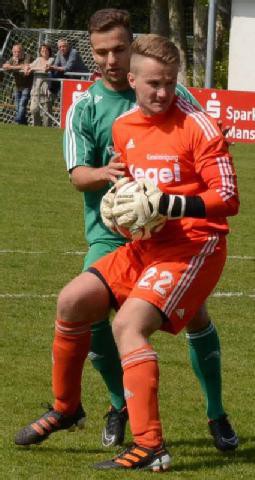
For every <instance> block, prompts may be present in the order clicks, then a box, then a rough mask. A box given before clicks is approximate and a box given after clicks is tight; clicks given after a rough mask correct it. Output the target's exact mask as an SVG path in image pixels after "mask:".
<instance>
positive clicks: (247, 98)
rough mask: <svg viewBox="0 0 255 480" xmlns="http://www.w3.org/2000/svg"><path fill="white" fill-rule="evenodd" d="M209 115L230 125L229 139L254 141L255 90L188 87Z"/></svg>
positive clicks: (225, 124)
mask: <svg viewBox="0 0 255 480" xmlns="http://www.w3.org/2000/svg"><path fill="white" fill-rule="evenodd" d="M189 90H190V91H191V93H192V95H194V97H195V98H196V99H197V100H198V101H199V103H200V104H201V105H202V107H203V108H204V109H205V110H206V111H207V113H208V114H209V115H211V117H213V118H215V119H216V120H218V119H221V120H222V123H223V125H224V126H227V125H228V126H230V130H229V133H228V138H229V140H231V141H233V142H244V143H255V92H240V91H235V90H216V89H210V88H201V89H200V88H193V87H192V88H189Z"/></svg>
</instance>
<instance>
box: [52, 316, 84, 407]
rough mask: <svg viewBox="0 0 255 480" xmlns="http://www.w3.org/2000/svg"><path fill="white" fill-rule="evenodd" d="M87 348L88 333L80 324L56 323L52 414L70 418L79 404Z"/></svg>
mask: <svg viewBox="0 0 255 480" xmlns="http://www.w3.org/2000/svg"><path fill="white" fill-rule="evenodd" d="M89 347H90V331H89V330H88V327H87V326H86V325H84V323H83V322H62V321H61V320H56V325H55V338H54V342H53V367H52V390H53V395H54V398H55V402H54V405H53V407H54V409H55V410H58V411H59V412H62V413H65V414H73V413H74V412H75V410H76V409H77V407H78V405H79V404H80V401H81V379H82V370H83V365H84V362H85V359H86V357H87V355H88V351H89Z"/></svg>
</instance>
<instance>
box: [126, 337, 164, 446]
mask: <svg viewBox="0 0 255 480" xmlns="http://www.w3.org/2000/svg"><path fill="white" fill-rule="evenodd" d="M121 364H122V368H123V372H124V375H123V384H124V391H125V397H126V401H127V408H128V413H129V421H130V428H131V432H132V434H133V438H134V442H135V443H136V444H137V445H140V446H143V447H148V448H156V447H159V446H160V445H161V444H162V428H161V422H160V419H159V409H158V385H159V370H158V362H157V354H156V352H155V351H154V350H153V349H152V347H151V345H148V344H145V345H144V346H143V347H142V348H139V349H137V350H134V351H133V352H130V353H129V354H128V355H125V356H124V357H122V359H121Z"/></svg>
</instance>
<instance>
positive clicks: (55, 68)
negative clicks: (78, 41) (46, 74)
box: [48, 38, 88, 93]
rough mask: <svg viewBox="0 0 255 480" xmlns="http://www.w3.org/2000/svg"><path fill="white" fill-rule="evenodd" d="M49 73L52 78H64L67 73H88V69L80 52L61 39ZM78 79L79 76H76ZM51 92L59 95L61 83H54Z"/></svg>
mask: <svg viewBox="0 0 255 480" xmlns="http://www.w3.org/2000/svg"><path fill="white" fill-rule="evenodd" d="M48 71H50V72H51V76H52V78H63V77H64V74H65V73H67V72H77V73H88V68H87V66H86V65H85V63H84V62H83V60H82V58H81V56H80V54H79V52H78V51H77V50H76V49H75V48H72V47H71V45H70V44H69V42H68V41H67V40H65V39H64V38H60V39H59V40H58V53H57V55H56V58H55V61H54V63H53V65H49V67H48ZM75 78H78V76H75ZM50 88H51V91H52V92H53V93H57V92H58V90H59V82H52V85H51V87H50Z"/></svg>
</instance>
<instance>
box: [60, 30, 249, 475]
mask: <svg viewBox="0 0 255 480" xmlns="http://www.w3.org/2000/svg"><path fill="white" fill-rule="evenodd" d="M131 52H132V56H131V71H130V74H129V82H130V85H131V87H132V88H134V89H135V91H136V95H137V102H138V106H137V107H135V108H134V109H133V110H132V111H130V112H127V113H125V114H123V115H122V116H121V117H119V119H117V120H116V122H115V123H114V126H113V137H114V141H115V150H116V151H118V152H120V153H121V156H122V161H123V162H125V163H126V166H127V171H128V172H129V173H128V175H129V176H130V177H133V178H135V179H143V178H145V179H147V180H152V181H153V183H154V186H153V188H152V189H148V191H146V185H145V189H144V192H142V193H141V199H142V200H143V202H147V206H148V207H150V208H146V212H147V213H146V215H147V216H146V215H145V210H144V211H142V210H143V207H142V202H140V201H139V194H138V195H134V196H132V195H131V196H130V197H129V198H127V196H125V195H124V194H123V198H121V195H119V197H118V201H119V204H118V207H116V208H115V210H114V208H112V224H113V228H114V218H115V217H116V216H118V222H122V225H123V226H124V227H125V226H126V227H128V228H129V227H130V226H132V225H134V226H135V225H137V224H138V223H139V222H140V223H139V225H140V226H141V218H142V217H143V219H144V223H145V224H146V223H147V222H149V221H150V220H153V219H154V220H155V219H157V218H159V219H161V218H162V217H165V218H166V219H167V221H166V223H165V225H164V227H163V228H162V230H161V231H160V232H158V233H154V234H152V236H151V238H149V239H147V240H138V241H133V242H130V243H128V244H126V245H125V246H122V247H120V248H118V249H117V250H116V251H114V252H113V253H110V254H109V255H106V256H105V257H103V258H101V259H100V260H98V261H97V262H95V263H94V264H93V265H92V266H91V267H90V268H89V269H88V271H87V272H83V273H82V274H80V275H79V276H78V277H76V278H75V279H73V280H72V281H71V282H70V283H69V284H68V285H66V286H65V287H64V289H63V290H62V291H61V293H60V295H59V298H58V305H57V320H56V339H57V342H58V347H59V348H58V350H56V349H55V352H54V360H55V366H54V375H55V377H54V378H53V382H54V381H55V382H56V381H57V379H59V378H60V379H63V378H65V382H62V390H61V388H58V392H59V395H58V398H56V403H57V405H58V406H59V407H60V406H61V405H62V403H64V401H65V394H66V391H65V388H66V387H65V385H66V384H67V383H69V384H70V381H69V382H66V380H67V379H69V380H72V382H71V383H72V389H73V390H75V389H77V395H78V394H79V388H80V382H81V374H82V369H83V363H84V355H85V354H84V348H85V346H84V345H85V343H86V342H87V353H88V350H89V334H90V324H91V322H97V321H99V320H100V319H101V318H104V316H105V315H106V314H107V313H108V312H109V310H110V308H111V306H114V307H115V308H116V309H117V310H118V312H117V314H116V316H115V318H114V320H113V332H114V336H115V340H116V344H117V346H118V350H119V354H120V357H121V362H122V367H123V371H124V377H123V383H124V389H125V397H126V401H127V408H128V413H129V419H130V428H131V432H132V435H133V439H134V444H133V445H132V446H131V447H129V448H128V449H126V450H125V451H124V452H122V453H120V454H119V455H118V456H117V457H115V458H114V459H111V460H109V461H105V462H101V463H100V464H97V465H95V467H96V468H98V469H109V468H114V469H115V468H116V469H118V468H122V469H137V468H138V469H148V470H153V471H160V470H161V471H165V470H168V469H169V466H170V462H171V459H170V455H169V452H168V451H167V449H166V448H165V446H164V442H163V434H162V426H161V421H160V417H159V408H158V386H159V370H158V362H157V354H156V352H155V351H154V349H153V347H152V346H151V345H150V343H149V337H150V335H152V334H153V333H154V332H155V331H156V330H159V329H162V330H165V331H168V332H170V333H173V334H177V333H178V332H179V331H180V330H182V329H183V328H184V327H187V326H188V324H189V321H190V320H191V319H192V317H193V316H194V314H195V313H196V312H197V311H198V309H199V308H200V307H201V305H202V304H203V303H204V302H205V300H206V298H207V297H208V296H209V295H210V293H211V291H212V290H213V289H214V287H215V285H216V284H217V282H218V280H219V278H220V275H221V273H222V270H223V267H224V263H225V259H226V234H227V233H228V225H227V220H226V217H227V216H230V215H236V214H237V212H238V208H239V199H238V192H237V183H236V174H235V171H234V167H233V164H232V159H231V156H230V154H229V153H228V145H227V143H226V141H225V139H224V137H223V136H222V134H221V131H220V130H219V128H218V127H217V125H216V123H215V122H214V121H213V120H211V119H209V117H208V116H207V115H206V114H205V113H203V112H201V111H199V110H197V109H196V107H192V106H191V105H190V104H188V103H187V102H186V101H184V100H181V99H179V98H177V97H176V96H175V86H176V81H177V74H178V69H179V63H180V60H179V52H178V49H177V48H176V47H175V46H174V45H173V44H172V43H171V42H170V41H169V40H168V39H167V38H164V37H160V36H158V35H144V36H140V37H138V38H137V39H136V40H135V41H134V43H133V44H132V47H131ZM107 195H108V193H107V194H106V197H107ZM109 195H111V192H110V193H109ZM142 195H143V196H142ZM103 206H104V205H103ZM148 212H149V213H148ZM145 217H146V218H145ZM108 221H111V218H110V219H109V217H108ZM125 223H126V224H125ZM99 299H100V301H99ZM63 352H64V353H65V355H64V356H65V358H63ZM54 379H55V380H54ZM59 382H60V381H59ZM59 387H60V385H59ZM228 441H229V444H230V445H231V442H232V446H233V448H236V446H237V444H238V440H237V437H236V436H235V434H234V432H233V438H231V437H230V438H229V439H228Z"/></svg>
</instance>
